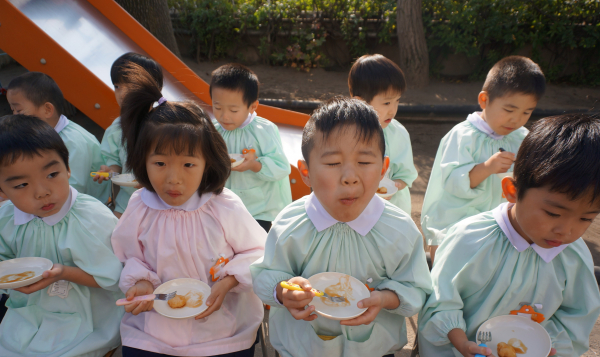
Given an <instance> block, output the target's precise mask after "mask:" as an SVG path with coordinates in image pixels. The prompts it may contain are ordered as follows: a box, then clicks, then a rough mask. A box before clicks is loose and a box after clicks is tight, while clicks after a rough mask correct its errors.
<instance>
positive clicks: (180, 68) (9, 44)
mask: <svg viewBox="0 0 600 357" xmlns="http://www.w3.org/2000/svg"><path fill="white" fill-rule="evenodd" d="M0 48H1V49H2V50H3V51H5V52H6V53H7V54H8V55H10V56H11V57H12V58H14V59H15V60H16V61H17V62H19V63H20V64H21V65H23V66H24V67H25V68H27V69H28V70H29V71H38V72H44V73H46V74H48V75H50V76H51V77H52V78H54V80H55V81H56V82H57V83H58V85H59V86H60V88H61V89H62V91H63V93H64V95H65V97H66V99H67V100H68V101H69V102H71V103H72V104H73V105H74V106H75V107H77V108H78V109H79V110H80V111H81V112H83V113H84V114H85V115H87V116H88V117H89V118H90V119H92V120H93V121H95V122H96V123H97V124H98V125H100V126H101V127H103V128H106V127H108V126H109V125H110V124H111V123H112V121H113V120H114V119H115V118H116V117H117V116H119V106H118V105H117V102H116V100H115V96H114V91H113V87H112V83H111V81H110V65H111V64H112V62H113V61H114V60H115V59H116V58H118V57H119V56H120V55H122V54H123V53H125V52H130V51H132V52H137V53H142V54H145V55H148V56H149V57H152V58H153V59H154V60H156V61H157V62H158V63H160V64H161V66H162V67H163V68H164V69H165V71H166V72H167V73H166V74H165V85H164V89H163V94H164V96H165V97H166V98H167V99H170V100H184V99H189V100H195V101H198V102H200V103H202V104H206V105H210V104H211V99H210V95H209V91H208V84H207V83H206V82H204V81H203V80H202V79H201V78H200V77H198V76H197V75H196V74H195V73H194V72H193V71H192V70H191V69H190V68H188V67H187V66H186V65H185V64H184V63H183V62H182V61H181V60H180V59H179V58H177V56H175V55H174V54H173V53H171V52H170V51H169V50H168V49H167V48H166V47H165V46H164V45H163V44H162V43H161V42H159V41H158V40H157V39H156V38H155V37H154V36H153V35H152V34H150V32H148V31H147V30H146V29H145V28H144V27H143V26H141V25H140V24H139V23H138V22H137V21H136V20H135V19H134V18H133V17H131V15H129V14H128V13H127V12H126V11H125V10H123V8H121V7H120V6H119V5H118V4H117V3H116V2H114V1H113V0H72V1H65V0H29V1H22V0H0ZM257 114H258V115H260V116H262V117H264V118H267V119H269V120H271V121H272V122H274V123H276V124H277V125H278V126H279V128H280V132H281V136H282V141H283V143H284V146H285V147H284V149H285V152H286V156H287V157H288V159H289V161H290V163H292V174H291V175H290V182H291V183H292V185H291V186H292V196H293V199H298V198H300V197H302V196H304V195H306V194H308V193H310V189H309V188H308V187H307V186H306V185H304V183H303V182H302V180H301V178H300V173H299V172H298V169H297V168H296V167H295V166H294V164H296V162H297V160H298V159H300V158H301V154H300V146H299V143H300V137H301V132H302V128H303V127H304V125H305V124H306V121H307V120H308V115H306V114H302V113H297V112H293V111H289V110H284V109H279V108H274V107H269V106H266V105H260V106H259V108H258V110H257Z"/></svg>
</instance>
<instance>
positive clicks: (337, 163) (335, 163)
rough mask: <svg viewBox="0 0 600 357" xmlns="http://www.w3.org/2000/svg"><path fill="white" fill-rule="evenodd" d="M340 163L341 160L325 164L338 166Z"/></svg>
mask: <svg viewBox="0 0 600 357" xmlns="http://www.w3.org/2000/svg"><path fill="white" fill-rule="evenodd" d="M339 164H340V163H339V162H332V163H328V164H325V165H327V166H331V167H333V166H337V165H339Z"/></svg>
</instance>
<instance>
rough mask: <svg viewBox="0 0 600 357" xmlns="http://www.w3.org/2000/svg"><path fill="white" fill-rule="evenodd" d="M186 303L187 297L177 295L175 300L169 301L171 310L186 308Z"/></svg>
mask: <svg viewBox="0 0 600 357" xmlns="http://www.w3.org/2000/svg"><path fill="white" fill-rule="evenodd" d="M186 302H187V301H186V299H185V296H182V295H175V297H174V298H172V299H171V300H169V301H167V303H168V304H169V306H170V307H171V309H180V308H182V307H184V306H185V304H186Z"/></svg>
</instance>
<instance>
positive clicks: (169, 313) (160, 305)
mask: <svg viewBox="0 0 600 357" xmlns="http://www.w3.org/2000/svg"><path fill="white" fill-rule="evenodd" d="M191 290H195V291H199V292H201V293H202V295H203V297H202V305H200V306H198V307H194V308H191V307H187V306H185V307H182V308H180V309H173V308H171V307H170V306H169V304H168V303H167V302H166V301H162V300H154V310H156V312H158V313H159V314H161V315H163V316H166V317H170V318H172V319H187V318H190V317H194V316H198V315H200V314H201V313H202V312H203V311H204V310H206V309H207V308H208V306H206V299H208V296H209V295H210V286H208V284H206V283H204V282H202V281H200V280H196V279H190V278H182V279H174V280H170V281H167V282H166V283H164V284H162V285H161V286H159V287H158V288H156V290H154V294H168V293H170V292H173V291H177V295H185V294H187V293H188V292H190V291H191Z"/></svg>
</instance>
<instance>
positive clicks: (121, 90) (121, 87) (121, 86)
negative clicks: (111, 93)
mask: <svg viewBox="0 0 600 357" xmlns="http://www.w3.org/2000/svg"><path fill="white" fill-rule="evenodd" d="M128 89H129V84H128V83H117V84H115V98H116V99H117V104H119V107H121V105H122V104H123V99H125V94H127V90H128Z"/></svg>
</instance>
